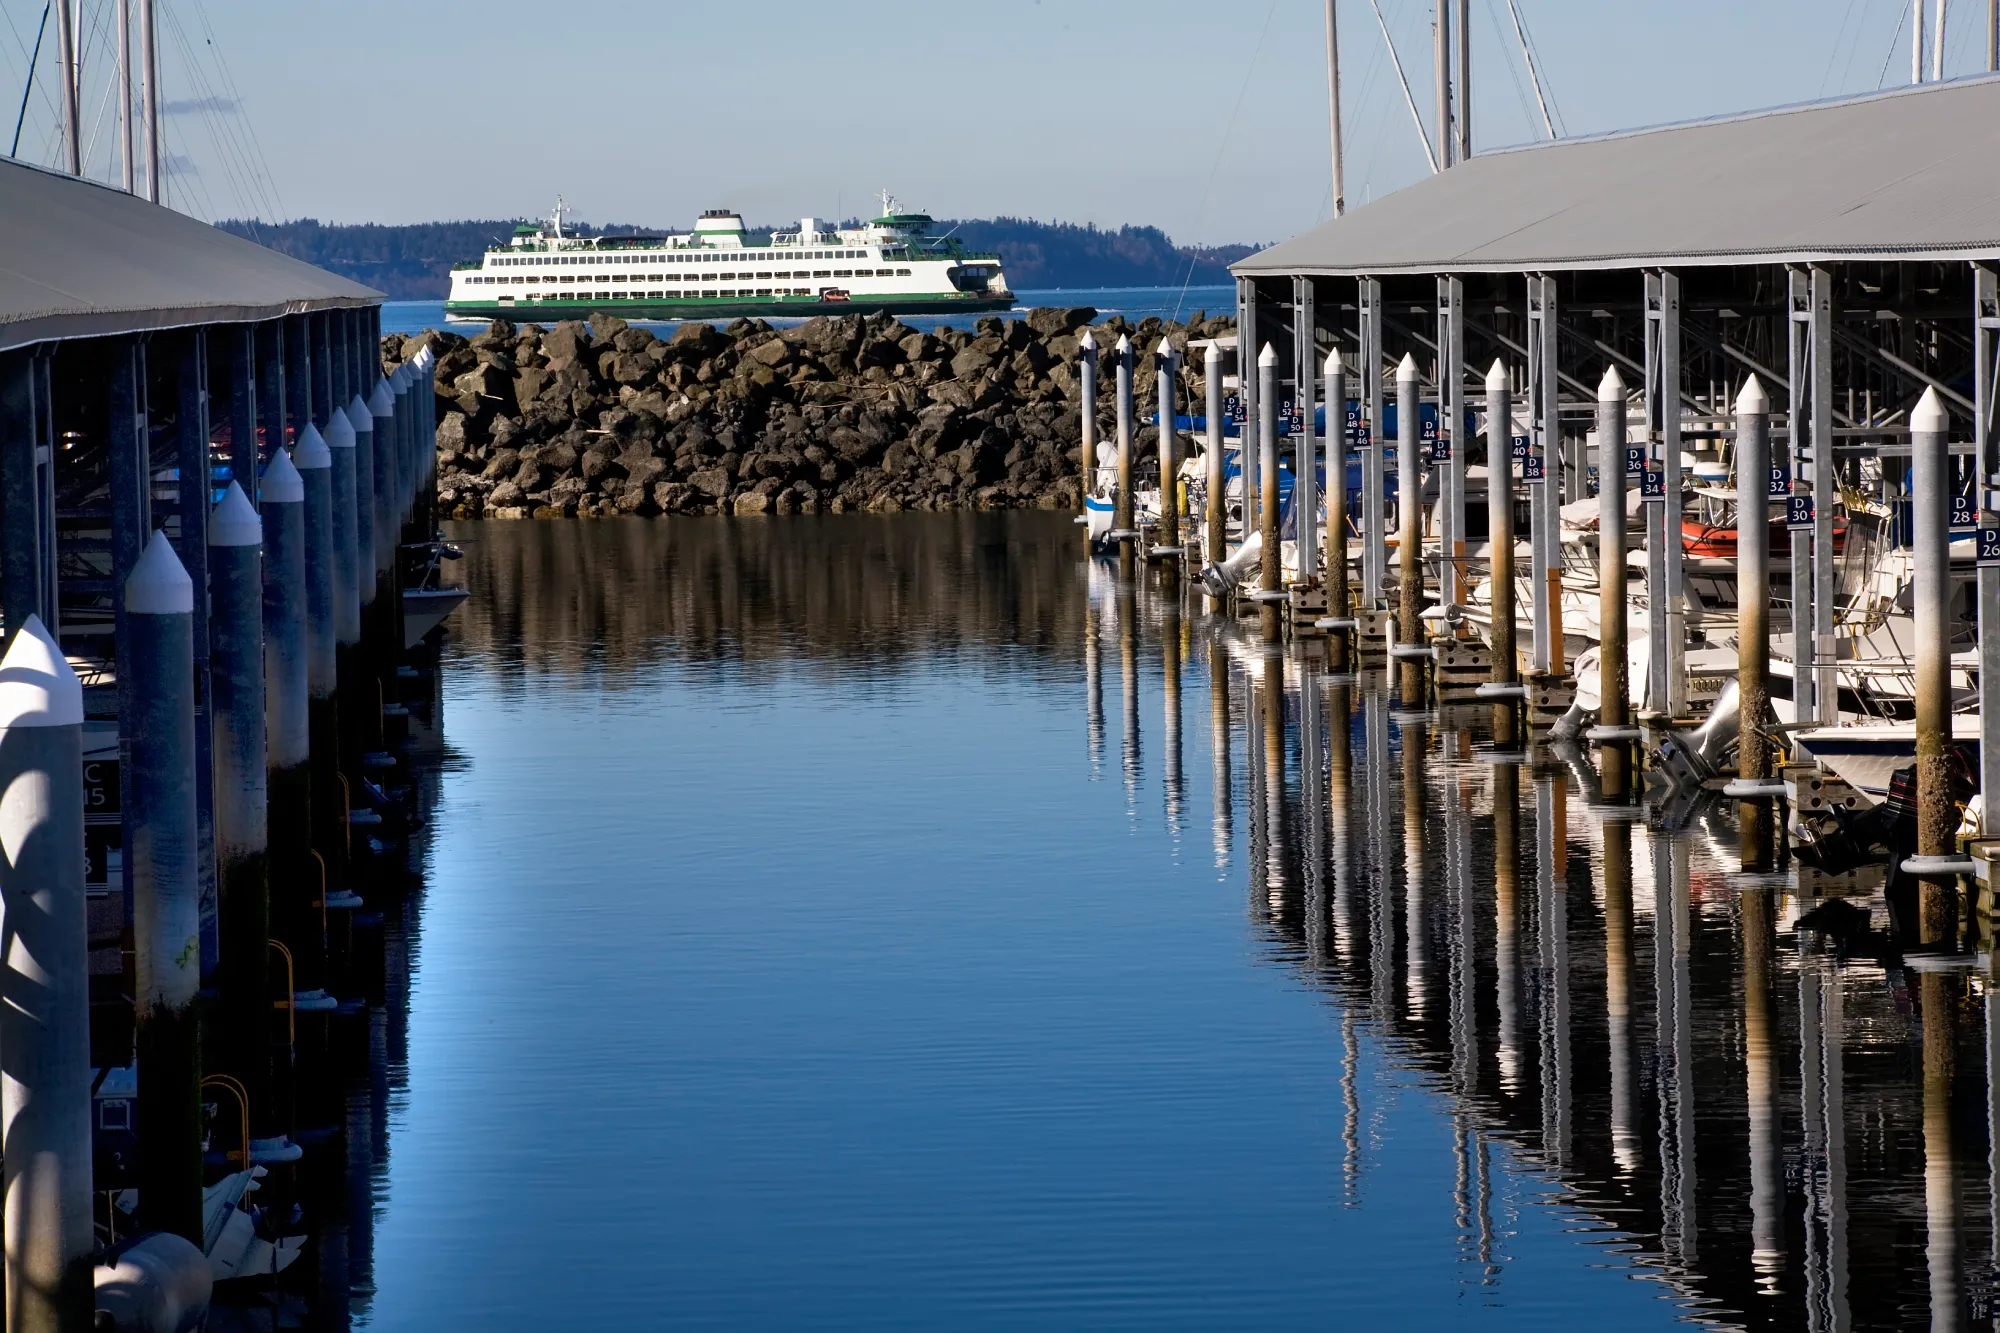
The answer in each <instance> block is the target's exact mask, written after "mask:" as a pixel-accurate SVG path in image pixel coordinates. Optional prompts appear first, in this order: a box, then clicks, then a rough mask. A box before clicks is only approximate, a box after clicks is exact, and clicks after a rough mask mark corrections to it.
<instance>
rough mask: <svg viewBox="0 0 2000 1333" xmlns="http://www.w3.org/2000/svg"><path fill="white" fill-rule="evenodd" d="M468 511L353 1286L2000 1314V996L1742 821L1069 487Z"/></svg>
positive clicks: (642, 1305) (379, 1301)
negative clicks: (1319, 620) (1307, 617)
mask: <svg viewBox="0 0 2000 1333" xmlns="http://www.w3.org/2000/svg"><path fill="white" fill-rule="evenodd" d="M460 534H461V536H463V537H464V538H465V540H466V541H467V548H466V549H467V553H468V554H467V559H466V561H465V566H464V568H465V571H466V574H467V577H468V581H469V583H470V585H471V586H472V588H473V589H474V597H473V600H472V601H471V602H470V603H469V604H468V605H467V606H466V607H465V608H464V610H462V611H461V612H460V615H459V620H458V623H457V631H458V632H457V636H456V638H455V639H454V640H453V642H452V644H451V646H450V648H449V650H448V652H447V658H446V666H445V672H446V680H445V697H444V710H443V716H444V732H445V736H446V740H447V743H448V747H449V748H448V754H447V758H446V763H445V766H444V770H443V772H442V775H441V779H440V787H439V798H438V804H437V808H436V812H435V819H434V821H433V825H432V831H431V833H430V835H429V841H428V843H427V845H426V846H425V847H424V848H423V850H422V863H423V864H422V870H423V876H424V881H423V885H422V888H421V892H420V894H419V895H418V896H417V897H415V898H413V899H412V904H413V905H412V906H411V907H410V908H409V909H408V910H407V911H406V912H405V914H404V918H403V921H402V924H401V926H400V928H392V930H391V945H392V948H391V953H392V962H391V966H390V971H391V973H392V974H394V977H400V976H402V975H405V974H406V975H407V978H408V981H407V994H406V995H405V994H404V989H405V988H404V986H403V984H402V982H401V981H400V980H396V979H394V978H392V982H391V984H390V986H389V987H388V993H389V1004H388V1013H387V1014H386V1016H385V1019H384V1021H383V1022H382V1023H380V1024H378V1028H380V1029H381V1033H382V1039H381V1041H380V1042H379V1044H378V1050H379V1052H380V1060H381V1065H380V1069H381V1077H380V1079H379V1080H378V1083H377V1085H376V1087H375V1088H374V1089H373V1090H372V1093H370V1094H369V1095H370V1096H372V1098H373V1102H372V1106H371V1105H368V1104H364V1105H362V1106H361V1107H360V1108H359V1110H358V1111H351V1112H350V1115H351V1117H352V1116H353V1115H356V1114H359V1115H362V1116H368V1115H371V1114H372V1115H373V1116H374V1117H375V1123H376V1124H377V1126H378V1132H377V1133H376V1135H375V1136H374V1138H375V1146H374V1149H373V1153H374V1161H373V1166H372V1172H373V1175H372V1199H373V1208H372V1219H362V1220H361V1223H362V1224H361V1225H358V1226H357V1228H356V1235H355V1236H354V1238H353V1241H352V1243H353V1245H354V1246H355V1247H356V1250H357V1251H358V1253H357V1255H356V1258H355V1270H356V1272H357V1273H362V1274H363V1275H364V1276H363V1280H362V1283H361V1286H362V1289H363V1294H361V1295H359V1296H358V1297H357V1299H356V1310H357V1322H358V1323H359V1324H361V1325H362V1326H365V1327H367V1328H369V1329H375V1330H383V1331H384V1333H387V1331H389V1330H405V1329H408V1330H418V1329H422V1330H435V1329H441V1328H465V1329H473V1328H477V1329H482V1330H495V1331H507V1330H523V1331H527V1330H534V1331H536V1333H542V1331H543V1330H548V1329H552V1328H588V1329H623V1328H654V1327H670V1326H671V1327H717V1326H723V1327H731V1328H758V1327H768V1328H788V1329H789V1328H801V1327H869V1328H883V1327H907V1328H942V1327H951V1328H963V1327H1065V1326H1077V1327H1145V1328H1161V1327H1193V1328H1222V1329H1234V1328H1245V1327H1274V1326H1303V1325H1308V1324H1312V1325H1325V1324H1328V1323H1337V1324H1340V1325H1343V1326H1349V1327H1366V1326H1369V1324H1371V1323H1372V1324H1374V1325H1376V1326H1385V1327H1438V1326H1447V1325H1460V1324H1471V1323H1475V1322H1476V1323H1478V1324H1479V1325H1480V1326H1482V1327H1506V1328H1522V1329H1547V1328H1550V1327H1552V1326H1561V1325H1563V1324H1565V1323H1570V1324H1573V1325H1574V1326H1576V1327H1619V1328H1648V1327H1667V1326H1671V1325H1675V1324H1678V1323H1683V1322H1686V1321H1688V1320H1710V1321H1715V1322H1720V1323H1726V1324H1739V1325H1754V1326H1757V1327H1784V1328H1790V1327H1813V1328H1825V1329H1838V1328H1846V1327H1895V1326H1907V1325H1909V1324H1917V1325H1922V1324H1925V1323H1929V1322H1931V1319H1932V1316H1933V1314H1934V1313H1937V1314H1939V1315H1940V1316H1941V1318H1940V1324H1941V1326H1956V1324H1955V1323H1954V1322H1953V1321H1954V1320H1955V1319H1958V1318H1967V1319H1969V1318H1970V1317H1972V1315H1974V1314H1975V1313H1979V1314H1983V1313H1984V1312H1985V1308H1986V1305H1985V1302H1986V1295H1985V1293H1986V1290H1987V1283H1986V1281H1985V1275H1986V1274H1989V1273H1990V1272H1991V1269H1992V1263H1991V1235H1992V1228H1991V1225H1990V1216H1991V1209H1992V1203H1991V1200H1992V1197H1993V1196H1992V1193H1991V1184H1992V1182H1991V1178H1990V1176H1989V1172H1988V1166H1987V1133H1986V1124H1987V1100H1988V1092H1987V1086H1988V1085H1987V1069H1986V1061H1985V1058H1984V1051H1985V1049H1986V1028H1985V1014H1986V1012H1987V1010H1986V1008H1985V1005H1986V999H1985V991H1984V988H1983V983H1980V982H1975V981H1974V980H1973V979H1972V978H1971V977H1970V976H1969V975H1968V974H1966V973H1963V972H1960V973H1952V974H1936V973H1933V974H1925V975H1924V976H1922V977H1918V976H1917V975H1916V974H1914V973H1909V974H1906V973H1904V972H1903V971H1902V970H1901V969H1900V968H1894V969H1888V970H1885V969H1884V968H1883V967H1882V966H1879V965H1876V964H1874V963H1872V962H1862V961H1854V962H1850V963H1847V964H1845V965H1838V966H1837V965H1835V963H1834V960H1832V959H1831V958H1829V957H1828V956H1827V955H1826V953H1825V951H1824V948H1823V946H1821V945H1820V944H1819V943H1817V942H1816V941H1815V940H1814V939H1813V938H1812V937H1810V936H1806V935H1801V934H1800V933H1799V932H1797V931H1796V930H1795V929H1794V928H1793V926H1792V921H1793V918H1794V916H1795V915H1796V913H1797V911H1798V910H1799V906H1800V901H1799V899H1798V898H1797V897H1796V896H1795V895H1794V893H1793V891H1792V890H1791V889H1790V888H1788V887H1786V886H1784V885H1782V884H1772V883H1749V884H1746V883H1744V882H1742V881H1741V880H1740V879H1739V878H1737V877H1735V876H1733V875H1732V873H1731V872H1733V871H1734V870H1735V862H1734V858H1733V856H1732V855H1730V854H1729V852H1728V849H1729V848H1731V847H1733V833H1732V832H1731V831H1730V830H1729V829H1727V828H1724V827H1722V826H1720V825H1719V824H1713V825H1712V824H1711V823H1705V822H1703V821H1701V820H1697V821H1695V823H1694V825H1693V827H1692V828H1691V829H1690V830H1689V831H1688V832H1685V833H1682V834H1679V835H1676V836H1673V837H1668V836H1665V835H1659V836H1655V835H1653V834H1651V833H1649V832H1648V829H1647V827H1646V825H1645V824H1644V823H1638V824H1636V825H1634V824H1631V823H1623V822H1614V823H1609V824H1605V823H1600V822H1598V821H1597V820H1596V819H1594V818H1593V817H1592V815H1591V812H1590V810H1589V808H1588V805H1587V802H1586V801H1585V799H1584V797H1583V794H1582V792H1581V791H1580V790H1579V789H1578V788H1577V786H1576V783H1575V781H1574V778H1573V775H1572V773H1571V772H1570V770H1568V769H1567V768H1565V767H1563V766H1562V765H1561V764H1559V763H1548V764H1544V765H1542V766H1539V767H1533V768H1523V767H1517V766H1511V765H1501V764H1496V763H1493V762H1489V761H1488V759H1487V758H1485V757H1483V756H1485V755H1486V753H1487V752H1488V751H1489V749H1490V746H1489V745H1488V742H1487V740H1486V738H1485V737H1484V735H1483V734H1481V733H1480V731H1479V730H1478V728H1477V725H1476V724H1477V722H1478V718H1477V716H1476V715H1474V716H1473V718H1472V719H1471V721H1472V722H1473V723H1474V724H1475V725H1472V726H1465V725H1463V722H1464V720H1463V719H1457V718H1439V717H1437V716H1435V715H1424V714H1404V713H1402V712H1400V711H1394V710H1392V708H1391V706H1390V700H1389V699H1388V697H1387V695H1386V694H1382V693H1379V692H1374V691H1372V690H1369V689H1366V688H1362V689H1348V688H1335V687H1331V686H1329V685H1328V684H1327V683H1326V682H1325V681H1323V680H1322V679H1320V678H1319V676H1318V675H1317V674H1316V672H1317V668H1316V666H1315V664H1314V663H1313V662H1311V661H1310V660H1302V659H1298V658H1293V659H1290V660H1281V659H1267V658H1266V657H1264V656H1263V655H1262V654H1261V652H1260V651H1259V650H1258V649H1257V647H1256V645H1255V644H1254V643H1253V642H1252V641H1251V640H1250V639H1249V638H1247V637H1244V636H1242V635H1241V634H1240V633H1239V632H1238V631H1237V630H1236V629H1235V628H1234V627H1233V626H1230V625H1223V624H1219V623H1216V622H1214V621H1212V620H1211V619H1209V618H1207V617H1205V616H1201V615H1189V616H1182V615H1180V614H1179V612H1178V611H1177V609H1176V608H1174V607H1172V606H1170V605H1168V604H1167V603H1165V602H1164V601H1163V600H1162V599H1161V598H1160V597H1159V596H1158V595H1156V594H1155V593H1153V592H1151V591H1150V590H1133V589H1130V588H1127V589H1124V590H1122V591H1120V590H1118V589H1116V588H1114V586H1113V585H1112V583H1111V582H1110V581H1109V580H1108V579H1107V577H1106V576H1105V574H1104V573H1103V572H1102V571H1100V572H1099V573H1098V574H1097V575H1096V576H1095V577H1094V578H1093V579H1092V580H1091V582H1090V585H1089V586H1088V587H1086V581H1085V575H1084V565H1083V561H1082V560H1081V559H1080V553H1079V542H1078V540H1077V536H1076V529H1075V527H1074V526H1073V525H1072V524H1071V523H1070V521H1069V518H1068V516H1066V515H1048V514H1021V515H915V514H912V515H896V516H883V517H873V516H839V517H824V518H790V519H777V520H766V519H751V520H732V519H676V520H673V521H671V522H651V523H648V522H644V521H631V522H613V521H598V522H582V523H513V524H505V523H495V524H488V525H483V526H482V525H469V526H465V527H462V528H461V529H460ZM1878 915H1879V908H1878ZM1996 994H2000V992H1996ZM370 1282H372V1288H373V1289H372V1293H369V1292H367V1291H366V1288H367V1286H368V1285H369V1283H370ZM1934 1295H1935V1297H1936V1300H1937V1307H1936V1310H1935V1311H1934V1310H1933V1305H1932V1303H1933V1297H1934ZM1350 1321H1355V1322H1350ZM1360 1321H1366V1322H1360Z"/></svg>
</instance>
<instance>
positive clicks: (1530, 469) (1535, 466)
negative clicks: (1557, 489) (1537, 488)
mask: <svg viewBox="0 0 2000 1333" xmlns="http://www.w3.org/2000/svg"><path fill="white" fill-rule="evenodd" d="M1541 479H1542V456H1541V455H1540V454H1529V455H1528V456H1527V457H1526V458H1523V459H1522V460H1521V480H1522V481H1540V480H1541Z"/></svg>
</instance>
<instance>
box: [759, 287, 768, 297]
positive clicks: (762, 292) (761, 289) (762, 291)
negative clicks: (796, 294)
mask: <svg viewBox="0 0 2000 1333" xmlns="http://www.w3.org/2000/svg"><path fill="white" fill-rule="evenodd" d="M770 294H771V289H770V288H769V287H759V288H758V289H757V295H759V296H769V295H770Z"/></svg>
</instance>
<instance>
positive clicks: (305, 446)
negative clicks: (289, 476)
mask: <svg viewBox="0 0 2000 1333" xmlns="http://www.w3.org/2000/svg"><path fill="white" fill-rule="evenodd" d="M292 466H293V468H294V469H296V470H298V471H301V472H311V471H312V470H313V469H315V468H323V467H332V466H333V455H332V454H331V453H328V452H327V448H326V438H325V437H324V436H322V435H321V434H320V433H319V427H317V426H315V425H313V424H312V422H310V421H308V422H307V423H306V428H305V429H304V430H302V431H300V432H299V438H298V442H297V443H296V444H294V445H293V446H292ZM270 484H271V483H270V481H269V480H268V479H266V481H265V483H264V485H265V488H266V489H267V490H268V489H269V488H270Z"/></svg>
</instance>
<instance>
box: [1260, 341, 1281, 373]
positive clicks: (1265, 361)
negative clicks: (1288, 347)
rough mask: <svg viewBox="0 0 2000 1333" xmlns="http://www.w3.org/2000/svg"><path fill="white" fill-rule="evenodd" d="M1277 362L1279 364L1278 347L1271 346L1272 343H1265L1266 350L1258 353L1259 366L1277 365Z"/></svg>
mask: <svg viewBox="0 0 2000 1333" xmlns="http://www.w3.org/2000/svg"><path fill="white" fill-rule="evenodd" d="M1277 364H1278V353H1277V351H1276V349H1274V348H1273V347H1272V346H1271V344H1269V343H1265V344H1264V350H1263V351H1261V352H1259V353H1257V365H1258V367H1259V368H1260V369H1261V368H1262V367H1264V366H1275V365H1277Z"/></svg>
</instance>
